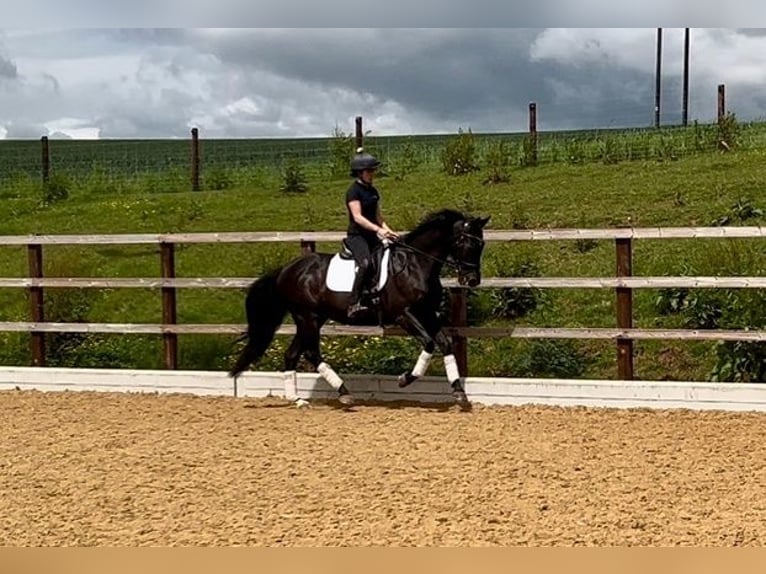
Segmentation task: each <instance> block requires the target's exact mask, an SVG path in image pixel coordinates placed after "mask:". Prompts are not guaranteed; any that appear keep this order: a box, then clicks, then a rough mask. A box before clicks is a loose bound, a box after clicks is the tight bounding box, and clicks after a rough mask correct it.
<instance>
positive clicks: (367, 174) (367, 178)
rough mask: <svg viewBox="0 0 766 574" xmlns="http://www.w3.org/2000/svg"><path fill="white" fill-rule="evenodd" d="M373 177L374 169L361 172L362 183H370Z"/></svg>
mask: <svg viewBox="0 0 766 574" xmlns="http://www.w3.org/2000/svg"><path fill="white" fill-rule="evenodd" d="M374 177H375V170H374V169H365V170H363V171H362V181H364V182H366V183H372V180H373V178H374Z"/></svg>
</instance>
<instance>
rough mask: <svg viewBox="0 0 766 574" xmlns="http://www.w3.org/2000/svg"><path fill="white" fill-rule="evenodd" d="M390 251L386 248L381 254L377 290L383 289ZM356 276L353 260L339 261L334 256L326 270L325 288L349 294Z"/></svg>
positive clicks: (336, 256) (339, 259)
mask: <svg viewBox="0 0 766 574" xmlns="http://www.w3.org/2000/svg"><path fill="white" fill-rule="evenodd" d="M390 255H391V250H390V249H388V248H386V250H385V251H384V252H383V259H382V261H381V262H380V277H379V278H378V286H377V290H378V291H380V290H381V289H383V286H384V285H385V284H386V281H387V280H388V259H389V256H390ZM355 276H356V261H354V260H353V259H341V258H340V255H338V254H336V255H335V256H333V258H332V259H331V260H330V266H329V268H328V269H327V281H326V283H327V288H328V289H330V290H331V291H339V292H346V293H350V292H351V289H352V288H353V287H354V277H355Z"/></svg>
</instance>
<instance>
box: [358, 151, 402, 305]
mask: <svg viewBox="0 0 766 574" xmlns="http://www.w3.org/2000/svg"><path fill="white" fill-rule="evenodd" d="M379 167H380V161H378V159H377V158H376V157H375V156H373V155H370V154H369V153H366V152H365V151H364V150H363V148H361V147H360V148H357V150H356V155H354V157H353V159H352V160H351V177H353V178H354V181H353V183H352V184H351V186H350V187H349V188H348V190H347V191H346V208H347V209H348V230H347V235H346V245H347V246H348V248H349V249H350V250H351V252H352V253H353V254H354V259H355V260H356V263H357V265H358V266H359V273H357V275H356V278H355V280H354V287H353V289H352V292H351V305H350V306H349V309H348V317H349V318H353V317H355V316H356V315H358V314H360V313H363V312H365V311H367V310H368V309H367V307H365V306H364V305H362V304H361V303H360V298H361V290H362V285H364V282H365V281H366V279H367V274H368V272H369V269H370V253H371V252H372V250H373V249H374V248H375V247H376V246H377V245H379V244H380V243H381V242H382V241H383V240H384V239H396V238H397V237H398V234H397V233H395V232H394V231H392V230H391V228H390V227H389V226H388V225H387V224H386V222H385V220H384V219H383V215H382V214H381V211H380V193H379V192H378V190H377V189H375V186H374V185H373V183H372V181H373V178H374V176H375V171H376V170H377V169H378V168H379Z"/></svg>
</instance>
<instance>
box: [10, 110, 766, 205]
mask: <svg viewBox="0 0 766 574" xmlns="http://www.w3.org/2000/svg"><path fill="white" fill-rule="evenodd" d="M727 118H728V116H727ZM727 121H728V124H727V123H726V122H727ZM359 137H360V136H359V135H358V134H357V135H356V138H355V134H353V133H349V134H346V133H343V132H337V133H336V134H335V135H334V136H330V137H327V138H302V139H209V140H206V139H204V137H200V138H199V139H198V140H197V142H195V138H193V137H192V138H190V139H187V140H183V139H172V140H171V139H168V140H162V139H156V140H53V141H50V142H48V141H47V140H46V141H44V142H43V145H42V146H41V142H40V141H35V140H3V141H0V197H3V196H6V197H7V196H9V195H14V194H18V193H21V192H22V191H23V190H25V189H36V188H39V187H40V185H41V184H42V182H43V181H48V178H49V177H52V178H53V177H55V178H66V179H67V180H68V182H69V183H70V184H74V185H77V186H80V187H85V188H87V189H92V190H94V191H99V192H102V193H109V192H112V191H114V192H118V191H125V190H129V189H132V188H135V187H139V188H140V189H141V190H143V191H157V192H159V191H189V190H190V189H192V188H194V189H224V188H228V187H235V186H248V185H257V182H258V181H260V180H261V179H262V178H263V177H264V176H278V175H280V174H284V172H285V170H286V169H289V167H290V166H298V168H299V169H300V171H301V173H302V175H303V176H304V177H305V178H306V179H308V180H322V179H333V178H337V177H346V176H347V171H348V161H349V159H350V157H351V154H352V153H353V150H354V147H355V145H356V144H357V143H358V142H359ZM461 137H463V138H466V137H470V142H468V143H467V144H466V145H470V146H471V148H472V149H471V152H470V153H471V156H472V160H471V161H472V162H473V164H474V165H473V167H474V168H475V169H477V170H480V169H486V168H488V167H491V166H492V165H493V164H499V165H502V166H503V167H505V168H509V169H510V168H514V167H530V166H535V165H546V164H555V163H569V164H587V163H594V162H600V163H607V164H609V163H617V162H622V161H633V160H653V159H656V160H666V159H677V158H681V157H685V156H689V155H694V154H698V153H705V152H709V151H712V150H715V149H721V147H722V146H726V147H727V148H728V147H733V146H735V145H736V147H738V148H740V149H756V148H762V147H764V145H766V123H762V122H761V123H759V122H753V123H747V124H745V123H743V124H737V123H736V120H729V119H724V120H721V119H719V121H718V122H714V123H707V124H699V123H696V122H695V123H694V124H692V125H691V126H688V127H661V128H654V127H646V128H602V129H592V130H571V131H537V130H536V128H535V129H531V130H530V131H529V132H517V133H476V134H474V133H469V132H463V133H455V134H439V135H411V136H372V135H367V136H365V137H364V145H365V148H366V149H367V150H368V151H371V152H372V153H374V154H376V155H378V156H379V157H380V158H381V159H382V160H383V162H384V169H385V170H386V171H387V172H388V173H390V174H391V175H398V174H405V173H413V172H418V171H428V172H434V171H440V170H446V169H448V168H449V166H448V165H447V154H446V151H447V150H448V148H449V146H451V145H455V142H456V141H458V140H459V139H460V138H461ZM195 145H198V147H197V148H196V149H195ZM195 157H198V158H199V159H198V164H197V168H196V172H197V173H198V174H199V175H198V178H199V181H198V182H197V184H196V185H195V186H193V185H192V183H191V178H193V177H194V172H195V169H194V164H195Z"/></svg>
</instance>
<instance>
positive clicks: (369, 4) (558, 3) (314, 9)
mask: <svg viewBox="0 0 766 574" xmlns="http://www.w3.org/2000/svg"><path fill="white" fill-rule="evenodd" d="M0 8H2V13H3V16H4V18H3V20H4V25H6V26H11V27H33V26H42V27H50V26H69V27H91V26H96V27H114V26H131V27H177V26H192V27H194V26H197V27H199V26H220V27H241V26H265V27H276V26H280V27H296V26H298V27H300V26H319V27H335V26H377V27H389V26H390V27H403V26H406V27H410V26H437V27H445V26H465V27H475V26H483V27H487V26H489V27H503V26H577V27H579V26H656V25H661V26H697V27H705V26H737V25H746V26H747V25H753V24H754V23H759V21H758V20H759V18H760V19H761V21H762V20H763V12H762V10H761V9H760V0H730V1H729V2H728V3H727V5H726V9H725V10H721V9H720V5H719V4H716V3H714V2H712V1H711V0H674V1H672V2H668V1H666V0H644V1H643V2H640V3H632V4H631V3H624V2H615V1H614V0H539V1H537V2H508V1H507V0H472V1H470V2H468V1H466V0H418V1H417V2H412V1H411V0H385V1H383V0H324V1H323V2H310V1H308V0H216V1H215V2H210V1H206V0H133V1H132V2H104V1H103V0H68V1H67V2H61V1H58V0H36V1H28V2H24V3H18V2H12V1H11V0H0Z"/></svg>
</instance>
